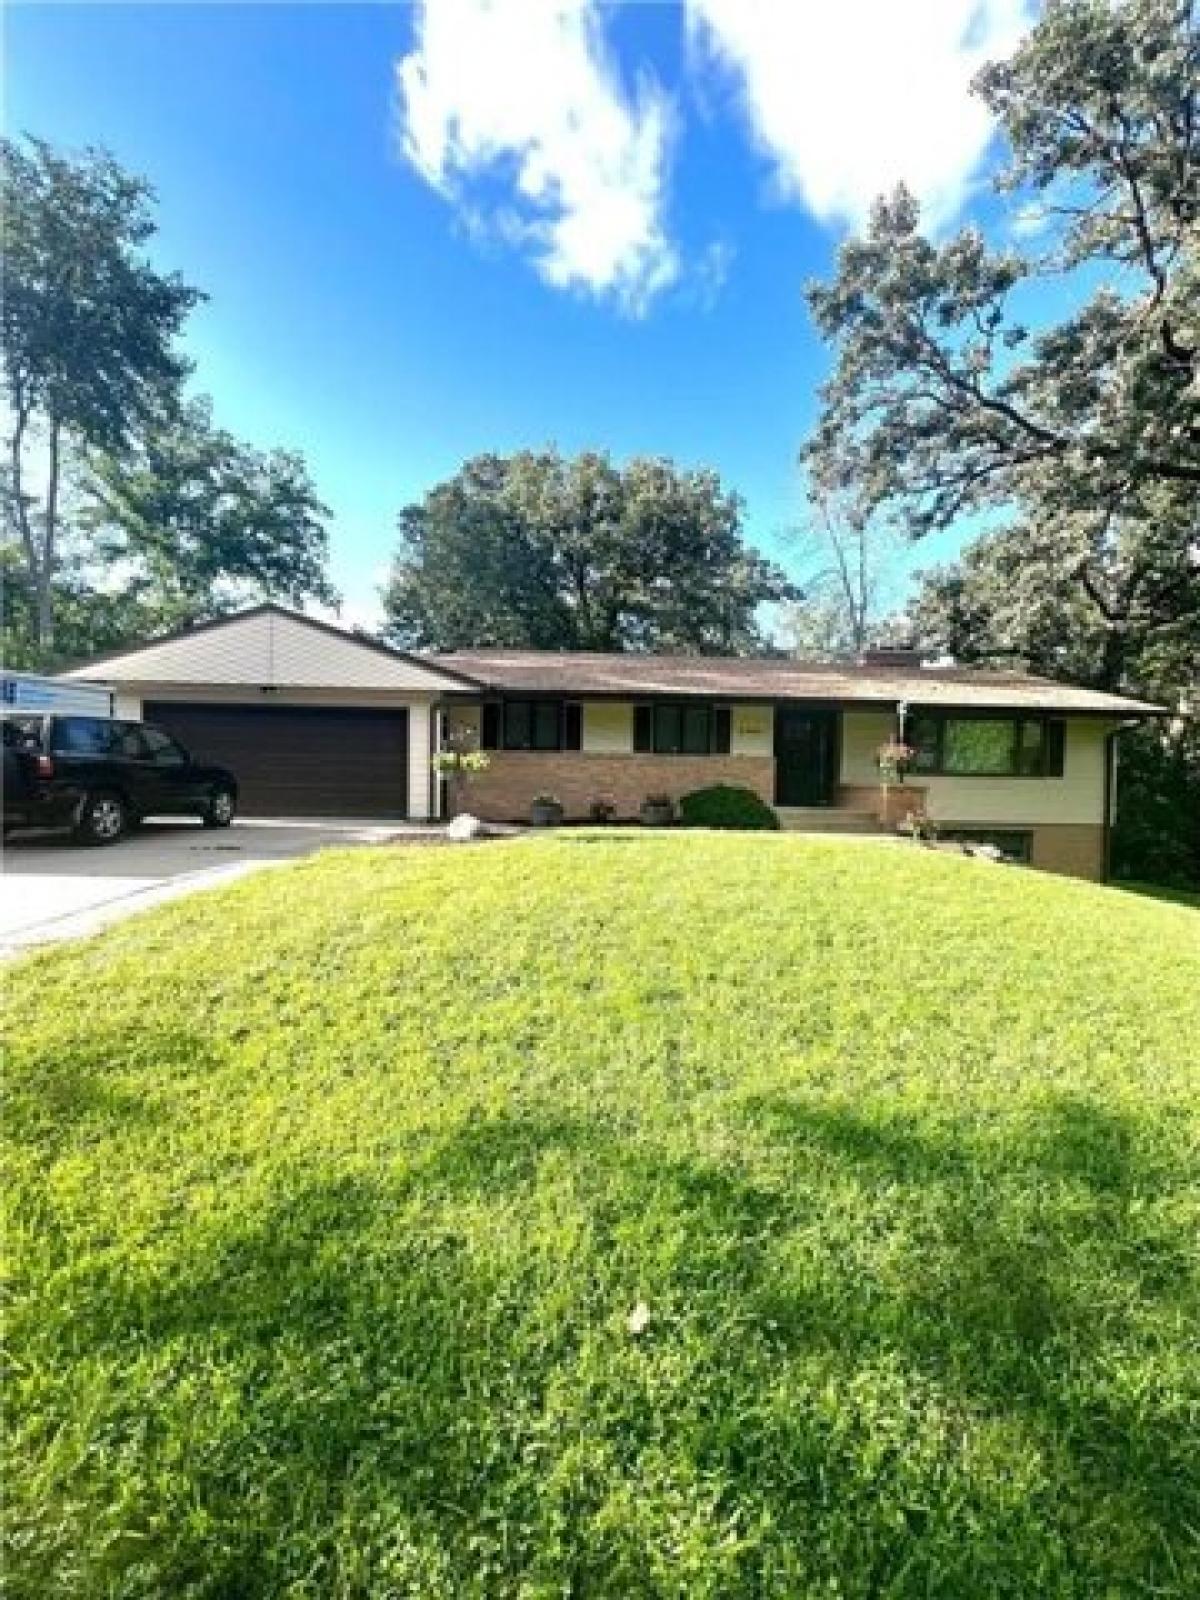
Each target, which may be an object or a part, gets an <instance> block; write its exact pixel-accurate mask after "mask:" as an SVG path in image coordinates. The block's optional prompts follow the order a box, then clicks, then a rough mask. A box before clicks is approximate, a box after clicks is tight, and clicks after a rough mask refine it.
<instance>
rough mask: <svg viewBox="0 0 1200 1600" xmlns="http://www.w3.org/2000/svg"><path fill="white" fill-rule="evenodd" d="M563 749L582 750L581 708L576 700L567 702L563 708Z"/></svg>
mask: <svg viewBox="0 0 1200 1600" xmlns="http://www.w3.org/2000/svg"><path fill="white" fill-rule="evenodd" d="M563 749H564V750H582V749H583V707H582V706H581V705H580V704H579V701H578V700H568V701H567V703H566V705H565V706H564V707H563Z"/></svg>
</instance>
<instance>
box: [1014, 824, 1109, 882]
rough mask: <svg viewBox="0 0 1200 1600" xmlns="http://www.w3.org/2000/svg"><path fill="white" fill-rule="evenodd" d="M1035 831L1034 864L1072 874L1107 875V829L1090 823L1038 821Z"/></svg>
mask: <svg viewBox="0 0 1200 1600" xmlns="http://www.w3.org/2000/svg"><path fill="white" fill-rule="evenodd" d="M1030 831H1031V832H1032V834H1033V847H1032V850H1031V857H1032V864H1033V865H1034V866H1035V867H1040V868H1041V869H1042V871H1043V872H1062V873H1065V874H1066V876H1067V877H1069V878H1092V879H1094V880H1095V881H1096V882H1099V881H1100V880H1101V879H1102V878H1103V877H1104V829H1103V828H1102V827H1101V828H1098V827H1096V826H1095V825H1093V824H1091V823H1082V822H1081V823H1070V822H1060V823H1053V822H1051V823H1039V824H1038V826H1037V827H1035V828H1033V829H1031V830H1030Z"/></svg>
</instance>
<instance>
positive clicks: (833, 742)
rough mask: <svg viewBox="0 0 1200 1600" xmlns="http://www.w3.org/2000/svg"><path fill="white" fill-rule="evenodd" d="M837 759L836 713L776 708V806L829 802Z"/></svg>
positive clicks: (825, 804)
mask: <svg viewBox="0 0 1200 1600" xmlns="http://www.w3.org/2000/svg"><path fill="white" fill-rule="evenodd" d="M836 759H837V713H836V712H834V711H803V710H798V709H793V708H792V707H789V706H777V707H776V709H775V804H776V805H780V806H827V805H829V804H830V802H831V801H832V799H833V780H834V770H835V762H836Z"/></svg>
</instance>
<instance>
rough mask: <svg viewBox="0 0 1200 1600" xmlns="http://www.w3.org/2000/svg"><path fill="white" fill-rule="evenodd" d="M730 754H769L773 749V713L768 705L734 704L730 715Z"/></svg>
mask: <svg viewBox="0 0 1200 1600" xmlns="http://www.w3.org/2000/svg"><path fill="white" fill-rule="evenodd" d="M729 749H730V754H731V755H735V756H769V755H772V754H773V753H774V749H775V713H774V711H773V710H772V708H771V707H770V706H734V707H733V710H732V714H731V716H730V730H729Z"/></svg>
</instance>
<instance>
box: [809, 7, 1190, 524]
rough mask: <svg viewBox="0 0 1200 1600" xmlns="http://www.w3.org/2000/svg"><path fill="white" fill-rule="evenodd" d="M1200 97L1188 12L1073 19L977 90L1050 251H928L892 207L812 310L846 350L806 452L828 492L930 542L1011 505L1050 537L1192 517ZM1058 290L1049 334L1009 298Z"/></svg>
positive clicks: (1052, 11) (992, 70)
mask: <svg viewBox="0 0 1200 1600" xmlns="http://www.w3.org/2000/svg"><path fill="white" fill-rule="evenodd" d="M1198 82H1200V34H1198V31H1197V21H1196V13H1195V10H1194V8H1193V7H1192V6H1190V5H1187V4H1180V3H1179V0H1132V3H1128V4H1125V3H1115V0H1058V3H1056V4H1051V5H1049V6H1047V7H1046V10H1045V12H1044V15H1043V17H1042V19H1041V20H1040V22H1039V23H1038V25H1037V26H1036V27H1034V28H1033V29H1032V31H1031V32H1030V33H1029V35H1028V36H1027V38H1026V40H1025V42H1024V43H1023V44H1022V45H1021V46H1020V48H1019V49H1018V50H1017V52H1016V53H1015V55H1014V56H1013V58H1012V59H1011V60H1010V61H1008V62H1003V63H998V64H996V65H993V66H991V67H988V68H986V69H985V70H984V71H983V72H982V73H981V74H980V76H979V79H978V80H977V84H976V87H977V90H978V92H979V93H980V95H981V96H982V98H983V99H984V100H985V102H986V103H987V105H988V107H989V109H990V110H991V111H992V112H993V113H994V114H995V115H996V116H997V117H998V119H999V121H1000V125H1001V127H1002V129H1003V131H1004V133H1005V134H1006V135H1007V137H1008V141H1009V147H1010V153H1011V160H1010V165H1009V169H1008V171H1007V173H1006V174H1004V175H1003V176H1002V177H1001V178H1000V179H999V180H998V187H999V189H1000V190H1001V191H1002V192H1003V191H1005V190H1009V189H1015V190H1017V191H1019V192H1021V193H1022V194H1023V195H1025V196H1026V197H1027V198H1028V197H1029V196H1030V195H1031V194H1032V195H1033V196H1034V197H1036V200H1037V202H1038V204H1039V205H1040V206H1041V207H1042V209H1043V212H1044V216H1045V220H1046V223H1047V228H1048V234H1047V238H1048V244H1047V250H1046V254H1045V255H1044V256H1043V258H1042V259H1040V260H1033V259H1031V258H1028V257H1025V256H1022V255H1020V254H1019V253H1017V252H1016V251H1012V250H994V249H992V248H990V247H989V246H988V244H987V243H986V242H985V240H984V238H983V236H982V234H981V233H980V232H979V231H978V230H977V229H974V228H966V229H964V230H963V231H962V232H960V233H959V234H957V235H956V236H955V237H953V238H951V239H948V240H946V241H945V242H944V243H938V244H934V243H932V242H930V241H929V240H928V239H926V238H924V237H923V236H922V234H921V232H920V219H919V216H918V211H917V207H916V205H915V203H914V202H913V200H912V198H911V196H909V195H908V194H907V193H906V192H905V191H903V190H900V191H898V192H897V193H896V194H895V195H893V196H892V197H890V198H889V199H886V200H880V201H879V202H878V204H877V205H876V208H875V211H874V214H873V217H872V221H871V225H870V227H869V229H868V231H867V233H866V236H865V237H863V238H855V239H852V240H849V241H847V243H846V244H844V245H843V246H842V249H841V251H840V253H839V257H838V266H837V273H836V276H835V279H834V281H833V282H832V283H831V284H827V285H820V284H818V285H816V286H814V287H813V289H812V290H811V293H810V301H811V305H812V309H813V313H814V316H815V318H816V321H817V324H818V326H819V327H820V329H821V331H822V332H823V333H824V334H825V335H826V336H827V337H828V338H830V339H831V340H833V341H834V342H835V344H836V346H837V363H836V367H835V370H834V373H833V375H832V377H831V378H830V380H829V382H828V384H827V385H826V386H825V389H824V392H823V399H824V409H823V413H822V416H821V419H820V422H819V424H818V427H817V430H816V432H815V434H814V436H813V438H812V440H811V441H810V444H809V446H808V449H807V452H806V454H807V457H808V461H809V464H810V466H811V468H812V470H813V472H814V476H815V478H816V481H817V482H818V484H820V485H825V486H828V487H843V488H848V489H852V490H853V491H854V492H855V493H856V494H857V495H858V496H859V497H860V499H861V500H862V502H863V504H864V505H865V506H867V507H868V508H875V507H879V506H884V505H890V506H892V507H894V508H895V509H896V510H897V511H898V512H899V513H900V514H902V515H903V517H904V518H905V519H906V521H907V523H908V525H909V527H910V528H911V529H912V531H913V532H914V533H917V534H920V533H924V532H927V531H929V530H931V529H937V528H944V527H948V526H950V525H951V524H952V523H954V522H955V520H956V519H957V518H959V517H960V516H961V515H963V514H964V513H967V512H978V511H980V510H985V509H989V508H992V507H997V506H999V507H1003V508H1005V509H1007V508H1010V507H1012V506H1013V505H1015V504H1020V505H1021V506H1022V507H1024V508H1025V510H1026V512H1027V514H1028V515H1029V516H1030V517H1031V519H1032V520H1034V521H1035V522H1038V523H1044V522H1046V521H1047V520H1048V519H1050V518H1052V517H1056V518H1057V517H1064V516H1066V517H1073V516H1076V515H1085V516H1087V517H1089V518H1092V519H1094V520H1095V521H1097V522H1100V523H1103V522H1105V521H1107V520H1108V519H1111V518H1112V517H1113V516H1114V515H1120V516H1123V517H1126V518H1146V517H1149V516H1151V515H1152V514H1153V513H1152V508H1151V506H1150V504H1149V499H1150V497H1151V496H1153V495H1155V494H1157V495H1159V496H1162V495H1170V496H1172V497H1173V499H1174V502H1175V505H1176V507H1177V508H1178V510H1179V513H1180V515H1182V514H1183V512H1184V511H1185V509H1186V507H1188V506H1189V505H1194V502H1195V499H1196V494H1197V487H1198V486H1200V430H1198V429H1197V426H1196V389H1195V384H1196V378H1197V372H1198V370H1200V321H1198V319H1197V308H1198V307H1200V256H1198V254H1197V228H1198V226H1200V185H1197V183H1196V178H1195V173H1196V166H1197V161H1198V160H1200V117H1198V116H1197V114H1196V111H1197V107H1196V96H1197V87H1196V86H1197V83H1198ZM1114 260H1116V261H1118V262H1120V263H1121V265H1122V266H1123V267H1124V268H1125V272H1124V274H1123V275H1122V277H1121V278H1116V279H1115V278H1114V275H1113V273H1112V264H1113V262H1114ZM1097 267H1099V268H1100V269H1101V270H1102V272H1103V280H1102V281H1103V284H1104V286H1103V287H1101V288H1098V289H1097V288H1096V287H1095V280H1096V273H1095V269H1096V268H1097ZM1043 273H1044V274H1046V275H1052V276H1053V277H1054V279H1055V281H1056V283H1057V284H1058V285H1059V290H1058V293H1059V296H1060V297H1061V295H1062V293H1063V287H1064V284H1065V286H1066V289H1067V292H1068V293H1069V292H1070V291H1071V290H1072V289H1073V290H1074V293H1075V300H1076V305H1075V308H1074V309H1073V310H1072V311H1070V312H1068V314H1067V315H1065V316H1064V317H1063V319H1062V320H1061V321H1060V322H1058V323H1057V324H1055V325H1054V326H1051V327H1048V328H1045V329H1043V330H1041V331H1034V330H1033V329H1031V328H1029V327H1027V326H1026V325H1025V324H1024V323H1023V321H1022V320H1021V318H1020V315H1019V314H1018V312H1017V311H1016V310H1015V309H1014V306H1013V300H1014V296H1015V292H1016V291H1018V290H1020V289H1022V288H1023V287H1024V286H1025V285H1026V283H1027V282H1028V281H1029V280H1030V279H1031V278H1035V277H1037V276H1039V275H1041V274H1043Z"/></svg>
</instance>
